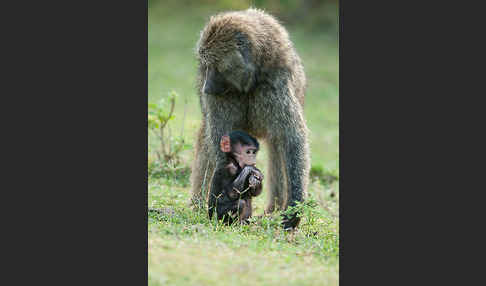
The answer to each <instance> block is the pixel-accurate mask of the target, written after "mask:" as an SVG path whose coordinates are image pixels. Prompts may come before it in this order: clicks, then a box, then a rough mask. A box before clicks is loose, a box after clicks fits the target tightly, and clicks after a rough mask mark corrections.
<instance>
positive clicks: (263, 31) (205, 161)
mask: <svg viewBox="0 0 486 286" xmlns="http://www.w3.org/2000/svg"><path fill="white" fill-rule="evenodd" d="M197 56H198V61H199V70H198V90H199V96H200V104H201V111H202V115H203V118H202V124H201V129H200V130H199V135H198V139H197V142H196V153H195V161H194V165H193V168H192V175H191V182H192V202H193V203H194V204H195V205H196V206H199V207H202V206H203V205H204V202H205V198H204V197H203V194H207V188H208V186H210V180H211V178H212V175H213V172H214V168H215V164H216V165H218V167H219V164H222V162H224V156H222V155H221V154H222V153H221V152H218V151H219V140H220V138H221V136H223V135H224V134H228V133H229V132H230V131H231V130H244V131H246V132H248V133H250V134H252V135H254V136H255V137H256V138H258V139H261V140H263V141H264V142H265V143H266V144H267V146H268V154H269V166H268V171H267V173H268V175H267V178H268V180H267V183H268V186H269V201H268V205H267V207H266V212H273V211H274V210H275V209H286V208H287V207H288V206H294V205H295V204H296V202H298V201H302V200H303V199H304V197H305V194H306V190H307V185H308V172H309V147H308V142H307V132H308V131H307V127H306V123H305V119H304V113H303V104H304V92H305V85H306V82H305V74H304V69H303V67H302V64H301V61H300V58H299V56H298V55H297V53H296V51H295V50H294V48H293V45H292V43H291V41H290V40H289V37H288V34H287V31H286V30H285V28H283V27H282V26H281V25H280V24H279V23H278V22H277V20H276V19H275V18H273V17H272V16H270V15H269V14H266V13H265V12H263V11H261V10H258V9H253V8H251V9H248V10H245V11H237V12H226V13H221V14H218V15H215V16H212V17H211V18H210V19H209V22H208V23H207V25H206V27H205V28H204V29H203V30H202V32H201V36H200V39H199V41H198V43H197ZM215 162H216V163H215ZM203 183H204V184H203ZM299 221H300V219H299V218H298V217H296V215H293V216H290V217H285V218H284V227H285V228H293V227H295V226H297V225H298V223H299Z"/></svg>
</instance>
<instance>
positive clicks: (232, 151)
mask: <svg viewBox="0 0 486 286" xmlns="http://www.w3.org/2000/svg"><path fill="white" fill-rule="evenodd" d="M220 147H221V151H222V152H223V153H225V154H226V160H225V162H224V164H223V167H222V168H221V169H216V170H215V172H214V177H213V180H212V183H211V188H210V190H209V198H208V214H209V219H211V218H212V216H213V212H214V210H216V215H217V217H218V219H219V220H220V219H223V221H224V222H225V223H228V224H231V223H232V222H233V217H235V216H237V217H238V221H239V222H246V221H247V220H248V218H250V217H251V212H252V209H251V198H252V197H256V196H258V195H259V194H260V193H261V192H262V180H263V174H262V173H261V172H260V170H258V169H257V168H256V167H255V164H256V155H257V152H258V150H259V147H260V146H259V143H258V140H256V139H255V138H253V137H252V136H250V135H249V134H247V133H246V132H243V131H233V132H231V133H230V134H229V135H225V136H223V137H222V138H221V144H220Z"/></svg>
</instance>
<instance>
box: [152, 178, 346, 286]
mask: <svg viewBox="0 0 486 286" xmlns="http://www.w3.org/2000/svg"><path fill="white" fill-rule="evenodd" d="M172 185H173V186H168V185H167V182H166V181H164V182H163V183H161V181H159V180H155V179H153V180H150V181H149V207H151V208H156V209H161V210H163V213H161V214H154V213H150V215H149V225H148V231H149V241H148V246H149V247H148V251H149V252H148V257H149V273H148V275H149V285H229V284H231V285H251V284H252V285H337V284H338V270H339V266H338V252H339V241H338V235H337V234H338V232H339V229H338V228H339V225H338V219H337V215H338V197H336V196H334V197H331V193H332V192H333V190H335V189H336V188H337V183H336V184H334V185H331V186H328V187H326V188H324V187H323V186H322V185H320V184H319V183H313V184H312V185H311V188H310V198H311V199H312V200H313V201H316V202H317V204H318V205H317V206H316V207H314V208H312V207H306V208H304V210H305V212H304V213H305V215H304V216H303V218H302V221H301V225H300V227H299V229H298V230H297V231H295V232H294V233H287V232H284V231H283V230H282V229H281V228H280V227H279V226H278V221H279V220H278V217H276V218H272V217H270V218H262V219H256V218H255V219H254V221H252V223H250V224H249V225H237V224H235V225H232V226H224V225H222V224H221V223H218V222H216V221H209V219H208V218H207V216H206V214H205V213H199V212H194V211H192V210H190V209H189V208H187V206H186V204H187V201H188V199H189V194H188V192H187V189H185V188H180V187H176V186H175V185H176V184H172ZM261 203H262V201H261V200H260V201H259V203H258V205H259V206H260V207H261V206H262V204H261ZM255 211H256V213H257V214H258V213H261V209H259V208H257V209H256V210H255Z"/></svg>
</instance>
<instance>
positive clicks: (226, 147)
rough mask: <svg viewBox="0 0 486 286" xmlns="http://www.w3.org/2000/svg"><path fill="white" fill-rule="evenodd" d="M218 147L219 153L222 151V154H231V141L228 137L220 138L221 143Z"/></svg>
mask: <svg viewBox="0 0 486 286" xmlns="http://www.w3.org/2000/svg"><path fill="white" fill-rule="evenodd" d="M219 145H220V147H221V151H223V152H224V153H229V152H231V141H230V137H229V136H228V135H223V137H221V142H220V143H219Z"/></svg>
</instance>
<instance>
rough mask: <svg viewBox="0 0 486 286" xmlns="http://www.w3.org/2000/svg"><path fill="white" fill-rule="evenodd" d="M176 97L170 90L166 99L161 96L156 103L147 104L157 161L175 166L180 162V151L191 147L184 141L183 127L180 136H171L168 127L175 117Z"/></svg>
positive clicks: (149, 126)
mask: <svg viewBox="0 0 486 286" xmlns="http://www.w3.org/2000/svg"><path fill="white" fill-rule="evenodd" d="M176 97H178V95H177V93H176V92H174V91H171V92H169V96H168V98H167V99H166V98H162V99H161V100H159V101H158V102H157V103H149V104H148V129H149V132H151V133H152V134H153V135H155V138H157V139H158V148H156V149H155V150H154V152H155V154H156V155H157V158H158V161H159V163H161V162H165V163H168V164H171V165H175V166H177V165H179V163H180V152H181V151H183V150H186V149H189V148H190V147H191V145H189V144H187V143H186V142H185V141H184V133H183V132H184V128H182V129H181V134H180V136H173V135H172V134H171V129H170V128H168V123H169V121H171V120H173V119H174V118H175V115H174V107H175V101H176ZM184 115H185V112H184ZM183 126H184V124H183Z"/></svg>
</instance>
